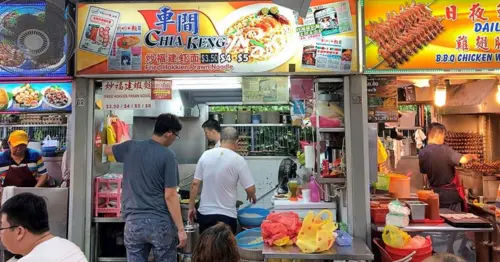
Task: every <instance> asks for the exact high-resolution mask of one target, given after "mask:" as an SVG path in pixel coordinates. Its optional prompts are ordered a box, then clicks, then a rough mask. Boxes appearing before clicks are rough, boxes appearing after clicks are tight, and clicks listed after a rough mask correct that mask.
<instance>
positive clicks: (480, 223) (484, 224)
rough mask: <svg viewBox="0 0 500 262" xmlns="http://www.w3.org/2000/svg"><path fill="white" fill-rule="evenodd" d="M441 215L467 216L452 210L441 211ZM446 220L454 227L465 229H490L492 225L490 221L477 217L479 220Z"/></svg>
mask: <svg viewBox="0 0 500 262" xmlns="http://www.w3.org/2000/svg"><path fill="white" fill-rule="evenodd" d="M439 213H440V214H466V213H465V212H456V211H453V210H450V209H443V208H441V209H439ZM443 218H444V220H445V221H446V222H447V223H448V224H450V225H452V226H454V227H464V228H489V227H492V225H491V224H490V223H489V222H488V220H486V219H484V218H481V217H477V218H464V219H455V218H446V217H443Z"/></svg>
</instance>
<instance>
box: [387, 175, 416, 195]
mask: <svg viewBox="0 0 500 262" xmlns="http://www.w3.org/2000/svg"><path fill="white" fill-rule="evenodd" d="M410 180H411V178H410V177H407V176H401V175H391V180H390V182H389V192H391V193H393V194H394V197H396V198H409V197H410Z"/></svg>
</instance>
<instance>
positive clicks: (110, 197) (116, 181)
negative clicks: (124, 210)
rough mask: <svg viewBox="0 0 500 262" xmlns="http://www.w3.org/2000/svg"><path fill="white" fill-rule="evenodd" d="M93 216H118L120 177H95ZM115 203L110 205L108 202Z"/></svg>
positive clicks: (120, 191)
mask: <svg viewBox="0 0 500 262" xmlns="http://www.w3.org/2000/svg"><path fill="white" fill-rule="evenodd" d="M94 194H95V195H94V216H96V217H98V216H106V217H120V215H121V195H122V179H121V178H112V179H111V178H110V179H108V178H103V177H96V178H95V182H94ZM111 202H115V203H116V205H115V206H113V207H110V206H109V205H110V203H111Z"/></svg>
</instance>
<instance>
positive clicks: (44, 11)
mask: <svg viewBox="0 0 500 262" xmlns="http://www.w3.org/2000/svg"><path fill="white" fill-rule="evenodd" d="M23 2H24V3H19V1H2V4H0V76H6V77H8V76H12V77H22V76H42V75H45V76H66V75H67V68H66V62H67V60H68V59H69V58H68V57H67V54H68V53H71V51H70V50H71V47H70V46H71V44H70V42H72V38H73V35H72V34H69V32H70V31H71V32H72V29H65V30H62V31H58V32H51V31H50V29H49V26H48V24H49V23H50V22H52V23H57V24H59V23H68V21H67V19H66V18H65V17H64V15H63V14H54V13H55V12H54V10H53V9H50V11H52V13H48V12H49V11H48V10H49V5H48V4H46V3H45V1H35V0H33V1H23ZM51 8H53V7H52V6H51ZM61 12H62V13H63V12H64V11H61ZM49 16H50V20H49V19H47V17H49ZM58 26H60V27H62V28H66V27H64V25H58ZM71 26H73V25H71ZM59 29H60V28H59ZM66 30H67V31H66ZM70 38H71V39H70Z"/></svg>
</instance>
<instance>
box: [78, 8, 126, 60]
mask: <svg viewBox="0 0 500 262" xmlns="http://www.w3.org/2000/svg"><path fill="white" fill-rule="evenodd" d="M119 18H120V13H118V12H115V11H111V10H106V9H102V8H99V7H95V6H92V7H90V9H89V13H88V15H87V21H86V22H85V27H84V30H83V34H82V37H81V41H80V49H82V50H86V51H90V52H93V53H97V54H99V55H104V56H107V55H108V54H109V51H110V50H111V45H112V44H113V41H114V38H115V33H116V28H117V26H118V20H119Z"/></svg>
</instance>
